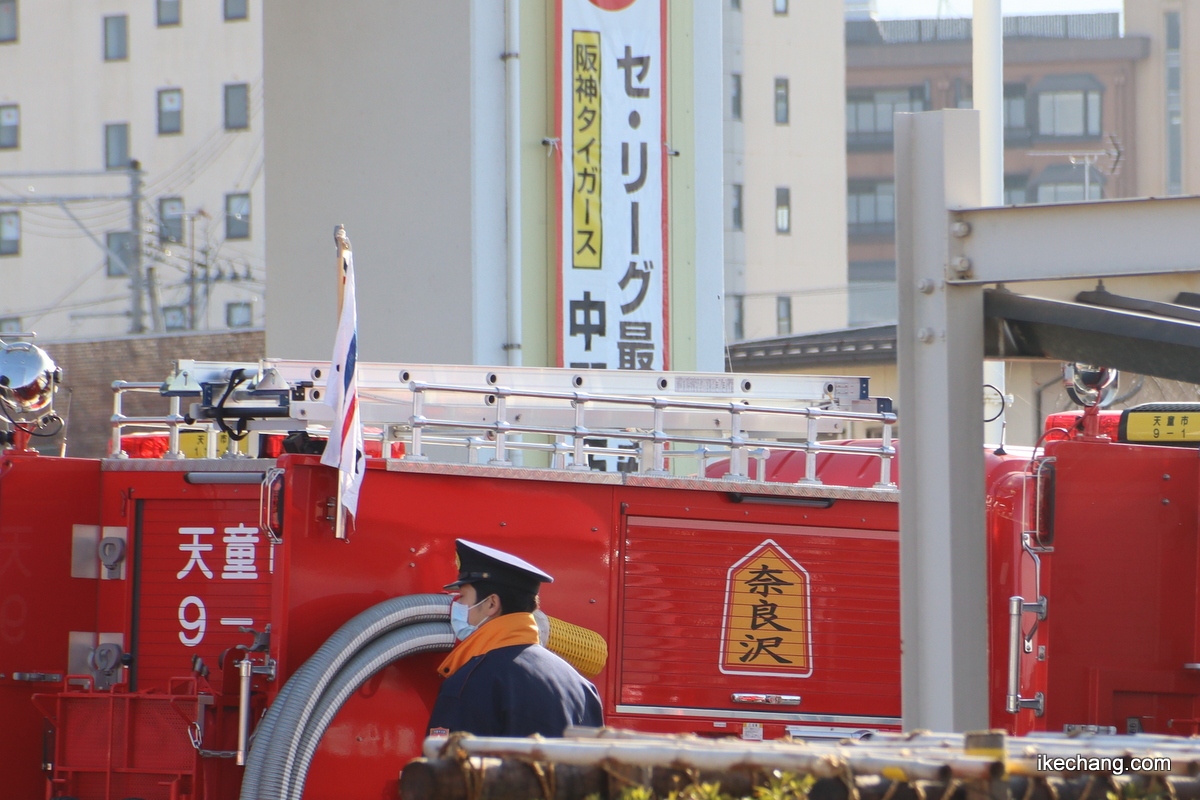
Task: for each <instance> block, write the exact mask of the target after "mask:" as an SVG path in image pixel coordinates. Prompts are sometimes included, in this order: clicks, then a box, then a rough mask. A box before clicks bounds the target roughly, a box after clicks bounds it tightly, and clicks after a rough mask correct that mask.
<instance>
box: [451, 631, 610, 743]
mask: <svg viewBox="0 0 1200 800" xmlns="http://www.w3.org/2000/svg"><path fill="white" fill-rule="evenodd" d="M603 724H604V716H603V711H602V709H601V706H600V695H599V694H598V693H597V692H596V687H595V686H593V685H592V683H591V682H590V681H588V680H587V679H585V678H584V677H583V676H582V675H580V674H579V673H578V672H576V671H575V668H574V667H572V666H571V665H570V664H568V663H567V662H566V661H563V660H562V659H561V658H559V657H558V656H556V655H555V654H554V653H551V652H550V651H549V650H547V649H546V648H544V647H542V646H541V645H540V644H517V645H512V646H510V647H498V648H496V649H495V650H492V651H490V652H487V653H484V654H483V655H481V656H475V658H472V659H471V660H470V661H468V662H467V663H466V664H463V665H462V666H461V667H459V668H458V671H457V672H455V673H454V674H453V675H451V676H450V677H449V678H446V681H445V683H443V684H442V690H441V691H440V692H439V693H438V698H437V702H436V703H434V705H433V714H432V715H431V716H430V718H429V727H430V729H434V728H445V729H446V730H448V731H450V732H452V733H453V732H456V731H465V732H467V733H473V734H475V735H476V736H532V735H533V734H535V733H540V734H541V735H542V736H562V735H563V731H564V730H566V728H567V726H568V725H589V726H594V727H599V726H601V725H603Z"/></svg>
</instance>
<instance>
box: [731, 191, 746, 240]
mask: <svg viewBox="0 0 1200 800" xmlns="http://www.w3.org/2000/svg"><path fill="white" fill-rule="evenodd" d="M730 188H731V189H732V190H733V220H732V222H733V224H732V225H731V226H730V227H731V228H732V229H733V230H735V231H740V230H741V229H742V219H743V216H742V185H741V184H740V183H734V184H730Z"/></svg>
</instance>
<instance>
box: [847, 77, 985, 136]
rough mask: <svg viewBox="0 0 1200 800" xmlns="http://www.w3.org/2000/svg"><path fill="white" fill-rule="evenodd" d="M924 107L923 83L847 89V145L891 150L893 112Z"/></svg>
mask: <svg viewBox="0 0 1200 800" xmlns="http://www.w3.org/2000/svg"><path fill="white" fill-rule="evenodd" d="M961 102H962V98H960V103H961ZM966 102H967V103H970V99H969V98H968V99H967V100H966ZM968 107H969V106H968ZM924 110H925V90H924V89H923V88H921V87H916V86H914V87H911V88H908V89H852V90H850V91H848V92H846V146H847V147H848V148H850V149H851V150H890V149H891V147H892V124H893V123H892V115H893V114H896V113H898V112H906V111H924Z"/></svg>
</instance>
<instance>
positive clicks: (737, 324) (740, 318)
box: [733, 294, 746, 341]
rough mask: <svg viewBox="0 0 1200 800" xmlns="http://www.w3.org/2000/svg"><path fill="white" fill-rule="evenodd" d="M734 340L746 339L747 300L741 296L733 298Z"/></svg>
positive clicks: (737, 295) (736, 295)
mask: <svg viewBox="0 0 1200 800" xmlns="http://www.w3.org/2000/svg"><path fill="white" fill-rule="evenodd" d="M733 338H734V341H740V340H741V339H745V338H746V298H745V296H744V295H740V294H735V295H734V296H733Z"/></svg>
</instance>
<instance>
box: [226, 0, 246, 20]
mask: <svg viewBox="0 0 1200 800" xmlns="http://www.w3.org/2000/svg"><path fill="white" fill-rule="evenodd" d="M247 6H249V2H248V0H225V19H246V17H247V16H248V14H249V11H248V9H247Z"/></svg>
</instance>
